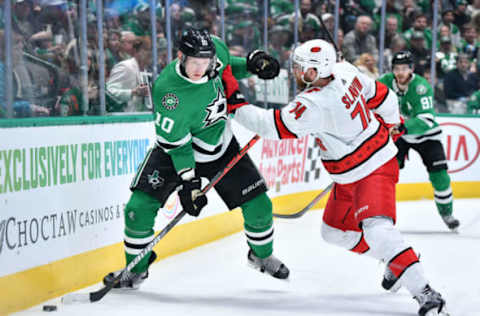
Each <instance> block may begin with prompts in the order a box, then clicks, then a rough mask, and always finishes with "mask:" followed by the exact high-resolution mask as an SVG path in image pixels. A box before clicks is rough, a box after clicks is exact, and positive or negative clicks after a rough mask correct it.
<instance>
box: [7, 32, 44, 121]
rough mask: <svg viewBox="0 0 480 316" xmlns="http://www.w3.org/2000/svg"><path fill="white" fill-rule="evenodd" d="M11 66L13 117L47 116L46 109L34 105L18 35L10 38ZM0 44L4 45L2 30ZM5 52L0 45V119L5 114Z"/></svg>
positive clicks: (21, 39) (32, 87) (31, 80)
mask: <svg viewBox="0 0 480 316" xmlns="http://www.w3.org/2000/svg"><path fill="white" fill-rule="evenodd" d="M12 42H13V43H12V44H13V45H12V46H13V47H12V64H13V74H12V77H13V91H12V94H13V103H12V106H13V116H14V117H29V116H48V115H50V110H49V109H48V108H47V107H44V106H41V105H37V104H35V102H34V101H35V99H34V90H35V87H34V80H33V78H32V76H31V74H30V72H29V71H28V69H27V66H26V63H25V62H24V59H23V48H24V43H25V39H24V38H23V37H22V35H20V34H19V33H16V32H14V33H13V36H12ZM0 43H5V33H4V30H0ZM4 60H5V51H4V45H0V117H2V116H6V113H7V99H6V97H7V94H6V91H5V89H6V82H5V71H6V69H5V65H4Z"/></svg>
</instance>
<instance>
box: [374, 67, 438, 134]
mask: <svg viewBox="0 0 480 316" xmlns="http://www.w3.org/2000/svg"><path fill="white" fill-rule="evenodd" d="M378 81H380V82H382V83H384V84H385V85H387V87H389V88H390V89H392V90H393V91H395V93H396V94H397V96H398V101H399V105H400V114H401V115H402V116H403V117H404V118H405V127H406V128H407V134H405V135H404V136H403V138H404V139H405V140H406V141H407V142H410V143H420V142H423V141H425V140H431V139H436V140H439V139H440V133H441V130H440V126H439V125H438V123H437V122H436V121H435V114H436V113H435V109H434V107H433V89H432V87H431V86H430V84H429V83H428V81H427V80H426V79H425V78H423V77H422V76H419V75H417V74H414V73H413V74H412V78H411V79H410V82H409V83H408V86H407V89H406V91H400V89H399V88H398V86H397V83H396V81H395V77H394V75H393V73H391V72H390V73H386V74H384V75H383V76H381V77H380V78H379V79H378Z"/></svg>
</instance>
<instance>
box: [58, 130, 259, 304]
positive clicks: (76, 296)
mask: <svg viewBox="0 0 480 316" xmlns="http://www.w3.org/2000/svg"><path fill="white" fill-rule="evenodd" d="M259 139H260V136H258V135H255V136H254V137H253V138H252V139H251V140H250V141H249V142H248V143H247V144H246V145H245V146H244V147H243V148H242V149H241V150H240V152H239V153H238V154H237V155H235V157H233V159H232V160H231V161H230V162H229V163H228V164H227V165H226V166H225V168H223V169H222V170H220V171H219V172H218V173H217V174H216V175H215V177H213V179H212V181H210V183H209V184H208V185H206V186H205V187H204V188H203V189H202V192H201V194H206V193H207V192H208V191H209V190H210V189H211V188H213V186H215V184H217V183H218V182H219V181H220V180H221V179H222V178H223V177H224V176H225V175H226V174H227V173H228V172H229V171H230V169H232V168H233V166H235V164H236V163H237V162H238V161H239V160H240V159H242V157H243V156H245V154H246V153H247V151H248V150H249V149H250V148H251V147H252V146H253V145H254V144H255V143H256V142H257V141H258V140H259ZM185 214H186V212H185V211H184V210H182V211H180V212H179V213H178V214H177V215H176V216H175V217H174V218H173V219H172V221H171V222H170V223H168V225H167V226H165V227H164V228H163V229H162V230H161V231H160V232H159V233H158V234H157V236H155V238H154V239H153V240H152V241H151V242H150V243H149V244H148V245H147V246H146V247H145V248H143V250H142V251H141V252H140V253H139V254H138V255H137V256H136V257H135V258H134V259H133V260H132V261H131V262H130V263H129V264H128V265H127V266H126V267H125V268H124V269H123V270H122V272H121V273H120V274H119V275H118V276H117V277H115V279H113V281H112V282H111V283H109V284H106V285H105V286H104V287H103V288H101V289H100V290H98V291H94V292H90V293H70V294H67V295H65V296H64V297H62V302H63V303H66V304H68V303H72V302H97V301H99V300H101V299H102V298H103V297H104V296H105V295H106V294H107V293H108V292H110V290H111V289H112V288H113V287H114V286H115V285H116V284H118V283H119V282H120V279H121V278H122V275H123V274H124V273H125V272H126V271H131V270H132V269H133V268H134V267H135V266H136V265H137V264H138V263H139V262H140V260H142V259H143V258H144V257H145V256H146V255H147V253H149V252H150V251H151V250H152V249H153V247H154V246H155V245H156V244H157V243H158V242H159V241H160V240H161V239H162V238H163V237H164V236H165V235H166V234H167V233H168V232H169V231H170V230H171V229H172V228H173V227H174V226H175V225H176V224H177V223H178V222H179V221H180V220H181V219H182V218H183V217H184V216H185Z"/></svg>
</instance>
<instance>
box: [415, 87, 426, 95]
mask: <svg viewBox="0 0 480 316" xmlns="http://www.w3.org/2000/svg"><path fill="white" fill-rule="evenodd" d="M415 91H416V92H417V94H418V95H423V94H425V93H427V87H426V86H425V85H423V84H419V85H418V86H417V88H416V90H415Z"/></svg>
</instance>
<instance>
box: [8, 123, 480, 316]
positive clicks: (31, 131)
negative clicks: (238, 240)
mask: <svg viewBox="0 0 480 316" xmlns="http://www.w3.org/2000/svg"><path fill="white" fill-rule="evenodd" d="M438 120H439V122H440V123H441V124H442V128H443V138H444V139H443V141H444V146H445V150H446V153H447V159H448V164H449V168H450V175H451V177H452V187H453V191H454V195H455V197H456V198H462V197H479V196H480V189H479V183H480V163H479V159H478V156H479V154H480V141H479V136H478V135H480V127H478V119H476V118H473V117H440V118H439V119H438ZM232 128H233V130H234V132H235V134H236V135H237V137H238V139H239V141H240V143H241V144H244V143H246V142H247V141H248V140H249V139H250V138H251V137H252V135H253V134H252V133H250V132H248V131H246V130H245V129H243V128H241V127H240V126H238V125H236V124H234V125H233V126H232ZM0 139H2V145H1V147H0V263H1V267H2V268H1V269H0V288H4V289H6V288H8V289H9V291H6V292H5V293H4V294H3V295H2V296H0V315H1V314H4V313H7V312H11V311H15V310H20V309H23V308H26V307H29V306H32V305H35V304H38V303H40V302H42V301H45V300H47V299H49V298H52V297H56V296H59V295H62V294H64V293H67V292H70V291H72V290H74V289H79V288H83V287H85V286H87V285H91V284H94V283H96V282H98V281H99V280H100V279H101V278H102V277H103V276H104V275H105V274H106V273H107V272H109V271H112V270H115V269H119V268H121V267H123V266H124V258H123V246H122V242H121V241H122V237H123V212H122V210H123V207H124V205H125V203H126V202H127V200H128V197H129V190H128V187H129V184H130V181H131V179H132V177H133V175H134V173H135V170H136V168H137V167H138V165H139V164H140V163H141V162H142V160H143V158H144V157H145V155H146V153H147V151H148V149H149V148H150V146H152V144H153V143H154V141H155V136H154V129H153V124H152V122H132V123H127V122H125V123H115V124H110V123H108V122H105V123H104V124H89V125H68V126H46V127H17V128H0ZM319 150H320V148H319V147H318V146H316V145H315V142H314V139H313V138H312V137H309V136H306V137H304V138H301V139H298V140H286V141H270V140H263V139H262V140H260V141H259V142H258V143H257V144H256V145H255V146H254V147H253V148H252V149H251V150H250V152H249V153H250V155H251V157H252V158H253V160H254V161H255V162H256V163H257V166H258V168H259V170H260V171H261V172H262V174H263V175H264V178H265V180H266V182H267V184H268V185H269V187H270V191H269V195H270V196H271V197H272V199H273V202H274V209H275V211H276V212H279V213H289V212H295V211H298V210H300V209H301V208H302V207H304V206H305V205H306V204H308V203H309V202H310V201H311V200H312V199H313V198H314V197H315V195H316V194H318V192H319V190H321V189H322V188H324V187H326V186H327V185H328V184H329V183H330V178H329V177H328V175H327V174H326V173H325V170H324V169H323V167H322V165H321V162H320V159H319V158H318V154H319ZM432 198H433V190H432V188H431V186H430V184H429V183H428V176H427V173H426V171H425V169H424V167H423V165H422V163H421V159H420V157H419V156H418V155H417V154H416V153H413V152H410V155H409V160H408V162H407V165H406V167H405V169H404V170H402V172H401V176H400V183H399V185H398V192H397V199H398V200H415V199H432ZM324 204H325V199H324V200H322V201H321V202H320V203H319V204H318V207H323V206H324ZM179 210H180V205H179V201H178V198H177V197H176V196H172V197H171V198H170V199H169V201H168V202H167V205H166V206H165V208H164V209H161V210H160V211H159V213H158V216H157V219H156V229H157V230H159V229H161V228H162V227H164V226H165V225H166V224H167V223H168V222H169V220H170V219H171V218H173V217H174V216H175V215H176V214H177V213H178V212H179ZM241 229H242V217H241V214H240V212H239V210H235V211H232V212H227V209H226V206H225V205H224V204H223V202H222V201H221V200H220V199H219V197H218V196H217V195H216V194H215V193H214V192H212V193H209V204H208V206H207V207H206V208H205V210H204V211H203V212H202V215H201V216H200V217H199V218H198V219H196V220H193V219H191V218H188V219H185V220H184V221H182V224H181V225H178V226H177V227H175V228H174V229H173V230H172V232H171V233H169V234H168V235H167V236H166V237H165V238H164V239H163V240H162V241H161V242H160V243H159V244H158V245H157V246H156V247H155V251H156V252H157V253H158V254H159V257H160V258H164V257H166V256H169V255H172V254H175V253H179V252H181V251H186V250H188V249H191V248H193V247H196V246H198V245H201V244H204V243H207V242H210V241H213V240H216V239H219V238H222V237H224V236H227V235H229V234H232V233H235V232H238V231H240V230H241Z"/></svg>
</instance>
